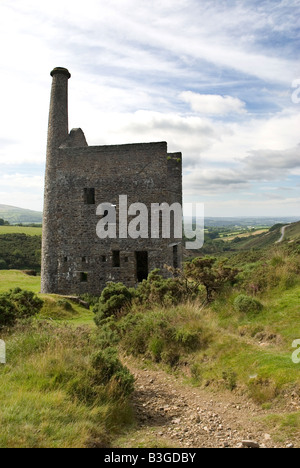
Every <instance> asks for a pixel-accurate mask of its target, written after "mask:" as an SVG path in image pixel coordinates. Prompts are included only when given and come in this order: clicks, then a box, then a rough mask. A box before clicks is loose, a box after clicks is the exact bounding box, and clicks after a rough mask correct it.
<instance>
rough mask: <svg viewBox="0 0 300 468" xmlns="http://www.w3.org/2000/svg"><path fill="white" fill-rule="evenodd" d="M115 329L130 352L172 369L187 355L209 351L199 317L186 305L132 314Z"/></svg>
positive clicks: (117, 323)
mask: <svg viewBox="0 0 300 468" xmlns="http://www.w3.org/2000/svg"><path fill="white" fill-rule="evenodd" d="M189 319H190V320H189ZM114 327H115V333H118V335H119V343H120V346H121V348H122V349H124V351H125V352H126V353H128V354H132V355H134V356H139V355H144V356H146V357H147V358H149V359H151V360H153V361H154V362H163V363H165V364H169V365H171V366H175V365H177V364H178V363H179V361H180V359H181V357H183V356H184V355H186V354H189V353H191V352H194V351H196V350H199V349H205V348H206V346H207V345H208V343H209V341H210V335H209V333H208V332H207V331H206V329H205V328H204V327H203V326H202V325H200V323H199V320H198V318H197V316H196V315H194V314H192V316H191V317H189V312H186V310H185V309H184V307H183V306H178V307H173V308H169V309H163V310H161V309H154V310H150V311H147V312H144V313H130V314H128V315H127V316H125V317H123V318H122V319H121V320H120V321H118V322H115V323H114Z"/></svg>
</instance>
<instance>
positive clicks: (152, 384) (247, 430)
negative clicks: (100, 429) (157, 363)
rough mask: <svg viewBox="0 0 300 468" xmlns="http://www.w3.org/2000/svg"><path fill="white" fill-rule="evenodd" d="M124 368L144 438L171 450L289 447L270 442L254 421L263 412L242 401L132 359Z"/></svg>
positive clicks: (238, 397) (286, 444)
mask: <svg viewBox="0 0 300 468" xmlns="http://www.w3.org/2000/svg"><path fill="white" fill-rule="evenodd" d="M125 364H126V365H127V367H129V368H130V370H131V372H132V373H133V374H134V376H135V378H136V390H135V393H134V395H133V406H134V411H135V414H136V419H137V421H138V425H139V428H140V430H141V431H143V435H144V436H145V434H146V435H147V432H148V433H149V436H151V438H152V440H153V439H154V440H157V441H158V442H159V443H160V444H162V443H163V441H166V443H167V444H168V443H170V442H171V445H172V446H174V447H176V448H242V447H246V446H250V447H252V446H253V448H256V447H257V448H258V447H260V448H275V447H280V448H292V444H290V443H289V441H286V442H285V443H284V444H282V445H281V446H280V445H276V443H274V442H273V441H272V437H271V435H269V434H268V433H266V430H265V429H263V428H262V427H261V425H260V422H259V419H260V418H261V417H263V416H264V415H265V414H268V413H267V412H266V411H264V410H262V409H261V408H260V407H258V406H256V405H255V404H254V403H252V402H249V400H248V399H246V398H244V397H240V396H235V395H234V394H232V393H231V392H228V393H224V394H223V393H222V395H221V396H220V395H219V394H218V395H215V394H211V393H210V392H208V391H205V390H201V389H198V388H194V387H191V386H188V385H185V384H184V383H183V382H182V381H180V379H177V378H176V377H174V376H172V375H169V374H166V373H165V372H163V371H159V370H148V369H141V368H139V366H138V365H137V363H134V361H132V360H131V361H128V360H126V362H125ZM132 442H133V441H132ZM167 446H170V445H167Z"/></svg>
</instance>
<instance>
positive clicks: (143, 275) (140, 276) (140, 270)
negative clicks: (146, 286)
mask: <svg viewBox="0 0 300 468" xmlns="http://www.w3.org/2000/svg"><path fill="white" fill-rule="evenodd" d="M135 260H136V278H137V280H138V282H139V283H141V282H142V281H143V280H144V279H147V278H148V274H149V269H148V252H135Z"/></svg>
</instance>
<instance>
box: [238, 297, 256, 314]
mask: <svg viewBox="0 0 300 468" xmlns="http://www.w3.org/2000/svg"><path fill="white" fill-rule="evenodd" d="M233 305H234V308H235V310H236V311H237V312H240V313H242V314H250V313H256V314H257V313H259V312H260V311H261V310H262V309H263V305H262V303H261V302H259V301H258V300H257V299H254V298H253V297H250V296H246V295H245V294H240V295H239V296H237V297H236V298H235V300H234V303H233Z"/></svg>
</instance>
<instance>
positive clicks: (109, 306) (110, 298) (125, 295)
mask: <svg viewBox="0 0 300 468" xmlns="http://www.w3.org/2000/svg"><path fill="white" fill-rule="evenodd" d="M132 297H133V292H132V291H131V290H129V289H128V288H127V287H126V286H124V284H122V283H109V284H108V286H107V287H106V288H104V289H103V291H102V294H101V296H100V299H99V302H98V304H96V306H95V307H94V313H95V314H96V317H95V322H96V325H100V324H101V321H102V320H103V319H106V318H108V317H111V316H118V315H119V314H120V313H121V312H122V311H125V310H127V309H129V308H130V305H131V301H132Z"/></svg>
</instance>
